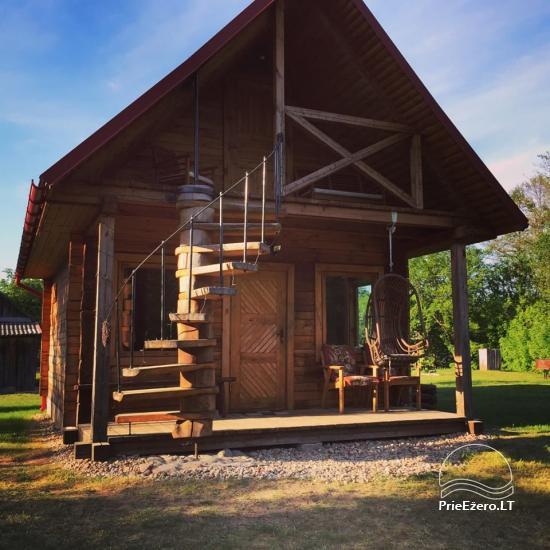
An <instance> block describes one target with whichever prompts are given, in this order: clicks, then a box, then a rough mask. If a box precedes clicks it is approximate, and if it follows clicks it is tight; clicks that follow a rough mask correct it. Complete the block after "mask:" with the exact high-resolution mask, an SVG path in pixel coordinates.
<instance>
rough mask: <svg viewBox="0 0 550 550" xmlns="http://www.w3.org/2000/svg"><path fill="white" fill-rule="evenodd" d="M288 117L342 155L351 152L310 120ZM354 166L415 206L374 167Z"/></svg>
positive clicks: (359, 162) (407, 195)
mask: <svg viewBox="0 0 550 550" xmlns="http://www.w3.org/2000/svg"><path fill="white" fill-rule="evenodd" d="M288 115H289V117H290V118H291V119H292V120H294V121H295V122H296V123H297V124H299V125H300V126H301V127H302V128H304V130H307V131H308V132H309V133H310V134H312V135H313V136H314V137H316V138H317V139H318V140H319V141H321V142H322V143H324V144H325V145H327V146H328V147H330V148H331V149H332V150H333V151H336V152H337V153H339V154H340V155H342V156H349V155H351V153H350V152H349V151H348V150H347V149H346V148H345V147H344V146H342V145H340V144H339V143H337V142H336V141H334V140H333V139H332V138H330V137H329V136H327V135H326V134H325V133H324V132H322V131H321V130H319V128H317V127H316V126H314V125H313V124H311V122H309V121H307V120H306V119H305V118H303V117H300V116H297V115H295V114H293V113H288ZM354 166H356V167H357V168H358V169H359V170H360V171H361V172H363V173H364V174H365V175H366V176H368V177H369V178H371V179H373V180H374V181H376V182H377V183H378V184H379V185H380V186H381V187H383V188H384V189H386V190H387V191H389V192H390V193H392V194H393V195H395V196H396V197H398V198H399V199H401V200H402V201H403V202H405V203H406V204H408V205H409V206H413V207H416V203H415V201H414V199H413V198H412V197H411V196H410V195H409V194H408V193H406V192H405V191H403V190H402V189H401V188H400V187H398V186H397V185H395V184H394V183H393V182H391V181H390V180H388V178H386V177H384V176H383V175H382V174H380V173H379V172H377V171H376V170H374V168H371V167H370V166H368V165H367V164H365V163H364V162H363V161H357V162H355V163H354Z"/></svg>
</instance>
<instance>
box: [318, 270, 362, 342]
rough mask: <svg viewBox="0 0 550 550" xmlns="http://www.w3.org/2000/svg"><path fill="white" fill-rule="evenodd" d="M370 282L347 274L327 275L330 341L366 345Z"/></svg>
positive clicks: (326, 310) (328, 335)
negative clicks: (366, 319) (366, 317)
mask: <svg viewBox="0 0 550 550" xmlns="http://www.w3.org/2000/svg"><path fill="white" fill-rule="evenodd" d="M370 292H371V285H370V281H368V280H365V279H361V278H357V277H346V276H332V275H327V276H326V278H325V312H326V313H325V320H326V341H325V343H327V344H345V345H351V346H362V345H363V344H364V342H365V334H364V333H365V312H366V309H367V302H368V299H369V295H370Z"/></svg>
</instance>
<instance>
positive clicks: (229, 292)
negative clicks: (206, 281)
mask: <svg viewBox="0 0 550 550" xmlns="http://www.w3.org/2000/svg"><path fill="white" fill-rule="evenodd" d="M235 294H237V289H236V288H231V287H226V286H203V287H200V288H195V290H192V291H191V299H192V300H221V299H222V298H223V297H224V296H235ZM178 298H179V299H180V300H187V292H180V293H179V294H178Z"/></svg>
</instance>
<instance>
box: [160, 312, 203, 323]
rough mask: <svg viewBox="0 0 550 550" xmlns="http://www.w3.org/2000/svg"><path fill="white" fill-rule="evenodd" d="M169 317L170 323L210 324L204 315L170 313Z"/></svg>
mask: <svg viewBox="0 0 550 550" xmlns="http://www.w3.org/2000/svg"><path fill="white" fill-rule="evenodd" d="M169 317H170V321H172V323H189V324H195V323H210V319H209V318H208V316H207V315H206V313H170V314H169Z"/></svg>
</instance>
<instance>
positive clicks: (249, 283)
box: [230, 271, 287, 411]
mask: <svg viewBox="0 0 550 550" xmlns="http://www.w3.org/2000/svg"><path fill="white" fill-rule="evenodd" d="M286 303H287V274H286V272H282V271H264V272H259V273H256V274H254V275H246V276H243V277H240V278H239V280H238V282H237V295H236V296H235V297H233V298H232V304H231V365H230V373H231V376H235V377H236V379H237V380H236V381H235V382H234V383H233V384H232V385H231V397H230V407H231V410H234V411H243V410H273V409H283V408H285V406H286V405H287V403H286V361H285V357H286V350H285V348H286V345H285V343H286V339H287V334H286V330H287V327H286Z"/></svg>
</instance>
